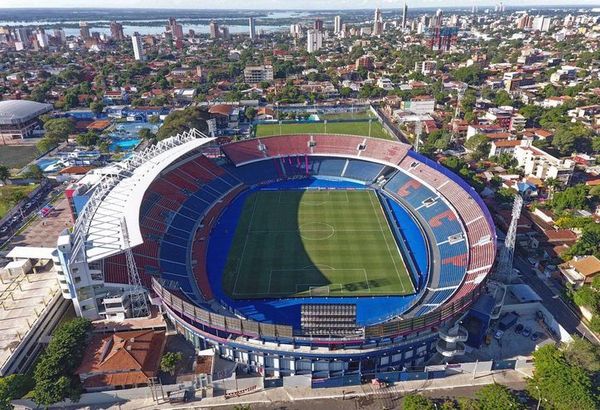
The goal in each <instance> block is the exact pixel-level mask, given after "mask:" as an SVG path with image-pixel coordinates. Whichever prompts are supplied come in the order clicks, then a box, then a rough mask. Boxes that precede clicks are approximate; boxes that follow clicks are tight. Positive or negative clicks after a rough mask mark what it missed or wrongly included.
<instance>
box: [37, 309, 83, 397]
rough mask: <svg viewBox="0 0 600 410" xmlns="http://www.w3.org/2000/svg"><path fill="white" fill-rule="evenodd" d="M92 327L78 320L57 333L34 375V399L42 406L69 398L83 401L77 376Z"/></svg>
mask: <svg viewBox="0 0 600 410" xmlns="http://www.w3.org/2000/svg"><path fill="white" fill-rule="evenodd" d="M90 327H91V323H90V321H88V320H86V319H83V318H77V319H73V320H70V321H68V322H65V323H64V324H62V325H61V326H60V327H59V328H57V329H56V330H55V331H54V333H53V334H52V339H51V340H50V343H49V344H48V346H47V348H46V350H45V352H44V353H43V354H42V356H41V357H40V359H39V360H38V363H37V365H36V367H35V370H34V372H33V378H34V380H35V388H34V389H33V392H32V398H33V400H34V401H35V402H36V403H37V404H38V405H43V406H50V405H51V404H53V403H56V402H59V401H62V400H64V399H65V398H70V399H72V400H74V401H77V400H78V399H79V395H80V394H81V386H80V382H79V377H77V376H75V375H74V373H75V370H76V369H77V367H79V364H80V363H81V359H82V358H83V353H84V351H85V348H86V343H85V342H86V338H87V332H88V331H89V329H90Z"/></svg>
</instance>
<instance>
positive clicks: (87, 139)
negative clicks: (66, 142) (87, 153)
mask: <svg viewBox="0 0 600 410" xmlns="http://www.w3.org/2000/svg"><path fill="white" fill-rule="evenodd" d="M97 142H98V135H97V134H96V133H95V132H93V131H88V132H86V133H85V134H79V135H78V136H77V144H79V145H83V146H84V147H93V146H94V145H96V143H97Z"/></svg>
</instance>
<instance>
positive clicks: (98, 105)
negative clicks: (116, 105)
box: [90, 101, 104, 116]
mask: <svg viewBox="0 0 600 410" xmlns="http://www.w3.org/2000/svg"><path fill="white" fill-rule="evenodd" d="M90 110H92V112H93V113H94V114H96V116H98V115H100V114H102V111H104V104H102V102H100V101H94V102H91V103H90Z"/></svg>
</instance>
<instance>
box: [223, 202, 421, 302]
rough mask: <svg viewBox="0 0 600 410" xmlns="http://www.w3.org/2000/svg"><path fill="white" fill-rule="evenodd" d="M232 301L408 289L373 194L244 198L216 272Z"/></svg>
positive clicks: (393, 292)
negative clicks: (221, 267) (221, 271)
mask: <svg viewBox="0 0 600 410" xmlns="http://www.w3.org/2000/svg"><path fill="white" fill-rule="evenodd" d="M223 289H224V290H225V292H226V293H227V294H229V295H230V296H231V297H232V298H237V299H249V298H269V297H301V296H327V295H330V296H374V295H404V294H410V293H413V292H414V288H413V285H412V282H411V279H410V276H409V273H408V272H407V270H406V267H405V264H404V262H403V259H402V256H401V254H400V251H399V250H398V246H397V244H396V241H395V239H394V236H393V234H392V231H391V230H390V227H389V225H388V222H387V219H386V217H385V215H384V213H383V209H382V208H381V205H380V203H379V199H378V198H377V196H376V194H375V193H374V192H373V191H260V192H255V193H253V194H252V195H250V196H249V197H248V198H247V199H246V202H245V204H244V209H243V211H242V215H241V217H240V221H239V223H238V226H237V229H236V232H235V236H234V240H233V244H232V247H231V250H230V252H229V256H228V260H227V265H226V267H225V272H224V274H223Z"/></svg>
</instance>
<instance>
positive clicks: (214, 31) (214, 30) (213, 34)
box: [208, 20, 220, 39]
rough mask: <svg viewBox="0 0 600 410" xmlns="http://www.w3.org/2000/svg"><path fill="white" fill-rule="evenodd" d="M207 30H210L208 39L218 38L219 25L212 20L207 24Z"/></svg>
mask: <svg viewBox="0 0 600 410" xmlns="http://www.w3.org/2000/svg"><path fill="white" fill-rule="evenodd" d="M208 27H209V30H210V38H212V39H215V38H219V35H220V33H219V24H217V22H216V21H214V20H212V21H211V22H210V23H209V24H208Z"/></svg>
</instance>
